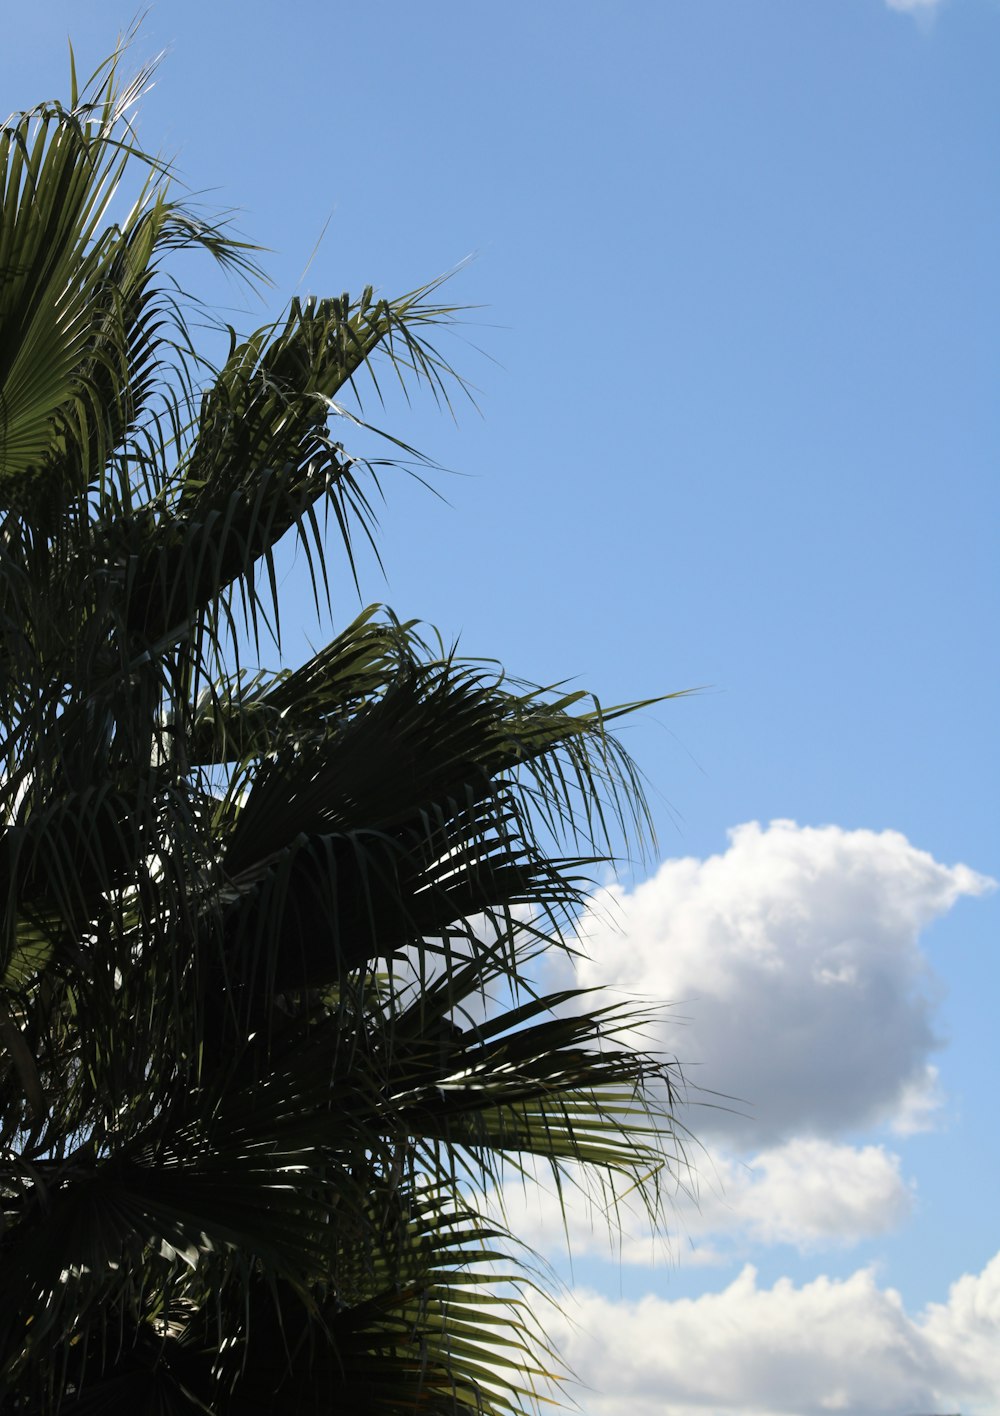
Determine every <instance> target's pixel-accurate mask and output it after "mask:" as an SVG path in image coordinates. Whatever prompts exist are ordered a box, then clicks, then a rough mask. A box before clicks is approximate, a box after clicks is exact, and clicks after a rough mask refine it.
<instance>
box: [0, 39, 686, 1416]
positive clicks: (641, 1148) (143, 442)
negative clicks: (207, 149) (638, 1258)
mask: <svg viewBox="0 0 1000 1416" xmlns="http://www.w3.org/2000/svg"><path fill="white" fill-rule="evenodd" d="M117 62H118V61H117V57H116V58H115V59H113V60H112V61H110V62H109V64H108V65H106V66H105V67H104V68H103V69H102V70H101V71H99V73H98V75H97V76H96V78H95V80H93V81H92V82H91V84H90V85H89V86H88V88H87V89H86V90H85V91H84V93H83V94H82V95H81V94H80V93H79V92H77V90H76V85H75V81H74V89H73V93H72V96H71V102H70V104H69V106H68V107H65V108H64V107H61V106H59V105H57V104H48V105H45V106H43V107H41V108H39V109H38V110H36V111H34V112H33V113H29V114H25V115H22V116H20V117H16V118H14V119H13V120H11V122H10V123H9V124H8V126H7V127H6V128H5V129H4V130H3V131H2V132H0V201H2V210H0V218H2V227H0V756H2V762H0V898H2V900H3V917H2V931H0V1203H2V1220H3V1228H2V1232H0V1293H2V1295H3V1297H2V1302H0V1406H2V1407H3V1410H4V1411H12V1412H22V1413H31V1414H32V1416H47V1414H48V1413H56V1412H59V1413H61V1412H77V1413H79V1414H80V1416H84V1413H94V1416H97V1414H98V1413H113V1412H122V1413H125V1412H128V1413H142V1412H162V1413H174V1412H176V1413H190V1412H196V1411H201V1412H210V1413H220V1416H222V1413H227V1416H228V1414H229V1413H231V1416H240V1413H247V1416H250V1413H261V1416H263V1413H277V1412H284V1411H291V1410H294V1411H296V1412H303V1413H307V1412H313V1411H315V1412H320V1411H331V1410H332V1411H349V1412H370V1413H372V1416H376V1414H377V1416H393V1413H400V1412H423V1413H428V1416H436V1414H437V1413H441V1416H444V1413H453V1412H459V1413H471V1412H484V1413H487V1414H488V1413H497V1416H502V1413H506V1412H516V1411H520V1410H522V1409H524V1407H525V1405H526V1404H528V1403H530V1401H531V1400H532V1399H533V1393H534V1392H535V1390H536V1386H537V1384H538V1383H541V1384H542V1385H544V1384H545V1382H547V1381H548V1380H549V1379H550V1373H551V1371H552V1370H553V1369H556V1368H557V1367H558V1363H557V1360H556V1359H554V1358H552V1357H551V1356H550V1355H549V1354H548V1353H547V1351H546V1348H545V1343H544V1339H543V1336H542V1334H541V1332H540V1330H539V1329H538V1327H537V1325H536V1322H535V1320H534V1319H533V1318H532V1315H531V1307H530V1304H529V1303H528V1301H527V1298H526V1296H525V1290H526V1286H528V1287H530V1272H531V1271H530V1268H528V1267H526V1266H525V1264H524V1261H523V1258H522V1257H520V1256H519V1255H518V1251H517V1249H516V1247H515V1246H514V1244H513V1241H512V1240H511V1238H510V1236H508V1235H507V1234H506V1233H505V1231H504V1230H503V1228H502V1226H500V1225H498V1224H497V1222H496V1221H495V1219H492V1220H491V1219H490V1217H489V1214H488V1212H487V1209H486V1207H485V1192H486V1191H487V1190H488V1189H490V1188H491V1187H492V1186H494V1185H497V1184H499V1183H501V1182H502V1180H503V1178H504V1175H505V1174H506V1173H509V1172H510V1171H511V1170H514V1171H517V1170H519V1169H522V1168H524V1167H525V1166H526V1165H527V1161H528V1158H530V1157H535V1158H537V1159H539V1160H541V1161H543V1162H548V1163H549V1164H550V1165H551V1166H552V1167H554V1169H555V1171H556V1179H557V1182H560V1177H565V1178H569V1177H571V1176H572V1177H576V1176H578V1175H580V1174H581V1173H582V1174H584V1175H586V1174H590V1175H591V1176H593V1177H594V1178H595V1180H596V1182H597V1183H598V1184H600V1183H602V1182H604V1183H607V1184H609V1185H611V1184H612V1183H613V1182H614V1180H615V1177H622V1176H624V1177H626V1178H628V1177H630V1178H631V1179H632V1180H633V1181H634V1182H635V1184H636V1185H637V1186H638V1187H639V1189H640V1191H641V1192H642V1193H643V1194H644V1195H645V1196H646V1198H647V1202H648V1204H649V1206H650V1209H651V1213H653V1214H654V1215H655V1214H656V1213H657V1212H658V1207H659V1193H660V1192H659V1187H658V1176H659V1175H660V1173H661V1171H662V1169H663V1167H664V1165H665V1164H667V1163H669V1161H670V1159H671V1158H672V1157H671V1154H670V1149H669V1146H670V1143H671V1138H672V1123H671V1120H670V1116H669V1114H668V1111H667V1110H666V1107H667V1106H668V1105H669V1102H670V1099H671V1097H672V1081H673V1078H672V1076H671V1074H670V1072H669V1071H668V1070H667V1069H666V1068H664V1066H663V1065H661V1064H659V1063H657V1062H656V1061H654V1060H653V1059H652V1058H650V1057H648V1056H645V1055H644V1054H642V1053H641V1052H639V1051H637V1050H635V1048H634V1047H633V1046H632V1045H631V1044H630V1043H629V1041H628V1039H629V1038H630V1037H631V1036H634V1029H635V1028H636V1026H638V1025H640V1024H641V1022H642V1018H641V1017H640V1016H638V1015H636V1013H635V1012H634V1010H629V1009H628V1008H621V1007H618V1006H610V1005H608V1004H607V1003H606V1002H605V1001H604V1000H602V999H601V998H600V996H597V997H590V996H587V995H582V994H580V993H578V992H572V991H566V992H561V993H549V994H545V993H542V994H541V995H539V994H538V993H536V992H535V991H534V985H535V984H537V981H538V964H537V961H538V958H539V956H540V955H541V954H542V953H544V951H545V950H547V949H550V948H553V947H555V948H559V947H563V936H564V933H565V932H568V931H569V930H570V929H571V927H572V923H573V920H574V918H575V915H576V912H577V911H578V909H579V907H580V905H581V902H582V901H583V900H584V899H585V896H586V890H587V888H588V878H589V876H590V874H591V873H592V871H593V868H594V866H595V864H596V863H598V862H600V861H601V860H603V859H606V854H607V850H608V844H607V843H608V840H609V838H610V837H611V836H615V835H620V834H622V833H623V832H624V833H625V834H628V833H634V832H638V833H639V834H641V833H642V831H643V829H644V827H645V825H646V819H645V812H644V807H643V804H642V796H641V791H640V789H639V785H638V782H637V778H636V775H635V772H634V769H633V767H632V764H631V763H630V761H629V759H628V757H627V755H626V754H625V753H624V752H623V750H622V749H621V747H620V746H619V745H618V743H617V742H616V741H615V739H614V738H613V737H612V736H611V735H610V733H609V731H608V727H609V724H610V723H611V722H612V721H613V720H614V718H615V717H616V716H617V714H618V713H620V712H625V711H628V710H627V709H619V710H614V711H610V712H609V711H604V710H602V709H601V708H600V706H599V705H598V704H597V703H596V701H588V700H585V699H584V697H583V695H581V694H576V693H572V694H567V693H564V692H561V691H560V690H558V689H555V690H550V691H543V690H540V689H535V688H532V687H530V686H527V685H524V684H521V683H518V682H516V681H513V680H511V679H509V678H507V677H506V676H505V675H504V674H503V672H502V671H501V670H500V669H499V668H498V667H497V666H495V665H491V664H488V663H469V662H462V661H459V660H457V659H455V658H454V656H452V655H449V654H447V653H444V652H442V651H441V650H440V649H435V648H434V647H432V645H431V644H429V643H428V642H426V641H425V640H424V639H422V638H421V636H420V635H419V633H418V631H417V629H416V627H415V625H414V624H412V623H403V622H400V621H398V620H397V619H395V618H394V617H393V616H392V614H391V613H389V612H386V611H380V610H378V609H369V610H367V611H365V613H363V614H362V615H361V616H359V618H358V619H356V620H355V622H354V623H353V624H350V625H349V626H347V627H346V628H345V629H344V630H343V631H342V632H341V633H340V634H339V635H338V636H337V637H336V638H335V639H334V640H333V642H332V643H331V644H330V645H329V646H328V647H326V648H325V649H323V650H321V651H320V652H319V653H317V654H316V655H315V656H314V657H313V658H312V659H311V660H310V661H309V662H308V663H306V664H304V665H302V666H301V667H299V668H297V669H294V670H288V669H281V670H279V671H276V672H268V671H265V670H262V669H252V670H251V669H248V668H246V667H244V666H242V665H241V662H240V656H241V654H243V655H244V656H245V655H247V654H249V653H250V652H251V650H252V651H253V653H254V654H255V655H256V654H257V653H258V651H259V635H258V628H259V626H260V625H261V624H262V623H267V624H269V625H271V626H272V627H273V629H274V631H275V634H277V633H278V631H279V621H278V618H277V611H278V604H277V592H276V589H275V584H276V577H275V573H274V568H273V563H272V556H273V553H274V549H275V546H276V544H277V542H278V541H279V540H280V539H281V538H282V537H283V536H284V535H285V534H286V533H292V534H293V535H295V536H297V537H298V538H299V541H300V543H301V545H302V546H303V547H304V548H305V550H306V553H307V556H308V559H309V564H310V566H311V569H312V576H313V588H314V591H315V594H316V598H317V603H318V604H319V603H320V602H321V601H322V600H323V598H324V597H325V594H326V586H327V575H326V561H325V555H326V554H327V553H328V552H329V551H330V550H331V549H332V548H331V545H330V544H329V541H328V539H327V538H326V537H325V535H324V532H323V527H324V526H325V525H328V524H332V526H333V527H334V528H335V532H336V535H335V537H334V538H333V539H334V541H335V543H336V547H337V548H339V550H340V551H341V552H343V553H345V554H346V556H347V557H348V559H349V561H350V562H351V563H352V564H353V555H352V543H353V538H354V537H355V536H356V535H357V534H358V532H359V531H360V532H361V533H362V534H364V535H369V536H370V535H371V534H372V532H373V529H374V520H373V517H372V513H371V506H370V502H369V496H370V492H371V488H372V486H373V485H374V482H373V479H374V477H375V475H376V469H375V467H374V466H373V464H372V463H370V462H367V461H365V460H363V459H359V458H356V457H353V456H352V455H351V454H349V453H348V452H347V451H346V450H345V446H344V445H343V444H342V443H341V442H340V441H339V440H338V438H337V437H336V435H335V429H337V428H343V427H346V428H348V429H350V430H351V431H352V432H358V428H357V424H358V421H359V420H357V419H356V418H352V417H351V416H350V415H348V414H347V412H346V409H345V407H344V405H343V404H342V403H341V401H340V400H341V399H342V398H344V397H345V396H346V395H348V394H349V393H350V391H351V388H352V386H353V382H354V380H355V378H356V377H357V376H358V375H359V374H360V373H361V372H362V371H370V370H371V368H372V367H373V360H376V359H377V358H379V357H382V358H384V359H387V360H388V363H387V367H388V368H390V369H392V370H394V371H395V373H397V374H398V375H399V376H400V377H402V378H403V379H404V381H413V380H416V381H418V382H421V381H422V382H424V383H425V384H427V385H429V386H430V388H431V390H432V392H434V393H435V394H436V395H445V396H446V394H445V389H446V382H447V379H448V378H449V376H450V371H449V369H448V367H447V365H446V364H445V362H444V361H443V360H442V359H441V358H440V356H439V355H438V354H437V352H436V351H435V350H434V348H433V347H432V346H431V345H430V344H429V343H428V342H427V338H428V332H429V331H431V330H432V329H433V327H434V326H435V325H437V324H439V323H441V322H442V321H446V320H447V319H448V318H449V316H450V315H451V313H452V312H451V311H450V310H449V308H448V307H447V306H442V305H440V304H438V303H437V302H436V299H435V287H434V286H431V287H428V288H427V289H426V290H423V291H418V292H416V293H415V294H411V295H409V296H406V297H404V298H403V299H401V300H398V301H387V300H383V299H378V298H376V297H375V296H374V295H373V294H372V292H371V291H367V292H365V293H364V294H363V295H362V297H361V298H360V299H359V300H356V301H352V300H350V299H349V298H348V297H347V296H343V297H340V298H338V299H329V300H316V301H308V302H305V303H299V302H293V304H292V306H291V308H290V310H289V313H288V315H287V317H286V318H284V319H283V320H281V321H279V322H278V323H277V324H275V325H273V326H269V327H267V328H265V329H262V330H258V331H257V332H256V333H255V334H252V335H251V336H250V337H249V338H246V339H240V338H238V337H237V335H236V334H235V333H234V334H232V338H231V348H230V352H229V354H228V356H227V357H226V358H225V360H224V361H223V363H222V366H221V367H220V368H219V369H217V370H215V371H214V372H213V371H211V370H209V369H208V368H207V366H206V365H205V364H204V362H203V361H201V360H199V358H198V357H197V356H196V354H195V352H194V350H193V348H192V347H191V341H190V338H189V334H188V331H187V327H186V325H185V320H184V310H183V307H182V305H181V303H180V302H179V301H178V300H177V299H175V298H173V297H172V295H171V286H170V284H169V282H168V279H167V277H166V275H164V274H163V272H162V270H161V265H162V262H163V260H164V257H166V256H167V255H169V253H170V252H172V251H173V250H175V249H177V248H179V247H185V246H188V247H195V248H202V249H204V250H205V251H207V252H208V253H209V254H210V255H211V256H213V257H214V258H215V259H216V260H218V261H220V262H222V263H223V264H224V265H228V266H229V267H231V268H234V269H236V270H238V271H243V272H245V273H249V274H253V273H254V269H255V268H254V266H253V263H252V255H251V252H250V251H249V250H248V248H247V247H245V246H243V245H241V244H240V243H238V242H236V241H235V240H233V239H232V237H231V236H230V235H229V234H228V233H227V232H226V231H225V230H223V229H222V228H220V227H219V226H217V225H210V224H206V223H205V222H203V221H200V220H198V219H196V218H195V217H194V216H192V214H191V213H190V212H189V211H187V210H186V209H185V208H184V207H183V205H181V204H180V203H178V202H176V201H175V200H174V199H173V198H172V197H171V196H170V195H169V191H168V188H167V184H166V176H165V174H164V173H163V172H162V171H161V169H160V168H159V167H158V165H157V164H156V163H154V162H152V161H151V160H150V159H148V158H147V157H145V156H144V155H143V154H142V153H141V152H139V151H138V150H137V149H136V147H135V145H134V143H133V142H132V139H131V134H130V129H129V127H128V123H127V113H128V110H129V108H130V106H131V105H132V104H133V103H134V101H135V98H136V97H137V94H138V92H139V91H140V89H141V88H142V86H143V82H144V79H143V78H140V80H139V81H138V83H137V84H135V85H132V86H130V87H129V88H128V89H126V90H124V91H121V90H120V89H119V87H118V84H117ZM136 166H138V168H139V169H140V171H142V172H143V174H144V178H145V180H144V183H143V184H142V186H141V188H140V191H139V194H138V198H137V199H136V200H135V202H134V204H133V205H132V207H131V209H130V210H129V211H128V212H127V214H126V215H124V216H123V217H121V218H120V219H118V220H117V221H116V220H115V219H114V212H115V210H116V206H117V203H118V202H119V201H120V199H121V183H122V181H123V179H124V178H125V176H126V174H127V173H130V172H131V171H132V169H133V167H136ZM397 447H399V448H403V445H402V444H397ZM403 450H404V451H405V452H406V454H407V455H410V454H411V453H412V450H411V449H405V448H404V449H403ZM560 841H562V842H565V843H566V844H565V846H560V845H559V844H558V842H560ZM561 852H563V853H561Z"/></svg>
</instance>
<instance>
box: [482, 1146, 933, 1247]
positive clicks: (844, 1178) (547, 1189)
mask: <svg viewBox="0 0 1000 1416" xmlns="http://www.w3.org/2000/svg"><path fill="white" fill-rule="evenodd" d="M679 1180H680V1182H681V1183H680V1185H679V1186H678V1188H677V1191H676V1194H675V1195H674V1196H673V1200H672V1203H671V1205H670V1207H669V1210H668V1214H667V1233H666V1234H662V1233H660V1234H654V1233H653V1232H652V1228H651V1224H650V1220H649V1217H648V1215H647V1214H646V1213H645V1211H644V1210H643V1208H642V1206H641V1204H639V1203H638V1202H637V1201H636V1199H635V1198H634V1197H633V1196H631V1195H629V1194H628V1193H627V1192H623V1191H622V1190H621V1189H619V1192H618V1193H617V1194H614V1195H613V1194H612V1193H611V1192H610V1191H607V1192H605V1193H603V1194H599V1193H593V1192H592V1193H590V1194H584V1193H582V1192H581V1191H579V1190H576V1189H574V1188H573V1187H572V1186H564V1188H563V1192H562V1196H561V1198H560V1196H559V1195H557V1193H556V1192H555V1190H554V1189H553V1188H552V1186H551V1184H548V1185H546V1184H545V1183H544V1181H542V1180H539V1182H538V1183H537V1184H534V1185H530V1186H527V1187H526V1186H523V1185H521V1184H520V1183H510V1184H508V1185H507V1186H506V1187H505V1189H504V1192H503V1213H504V1216H505V1219H506V1221H507V1223H508V1224H509V1225H510V1227H511V1229H512V1230H513V1231H514V1233H516V1234H517V1235H518V1236H519V1238H521V1239H522V1240H524V1241H525V1242H526V1243H528V1244H530V1245H531V1247H532V1248H533V1249H535V1250H537V1251H538V1252H540V1253H543V1254H545V1255H546V1256H547V1257H549V1258H552V1259H557V1258H559V1257H560V1256H561V1255H562V1254H563V1253H564V1252H565V1250H566V1247H567V1245H568V1248H569V1252H570V1254H571V1255H572V1256H573V1257H577V1258H579V1257H583V1256H585V1255H598V1256H602V1257H603V1256H610V1257H613V1258H615V1259H617V1260H619V1261H620V1262H622V1263H625V1264H635V1265H644V1264H649V1263H652V1262H654V1261H655V1260H661V1261H662V1260H664V1259H667V1258H669V1259H670V1260H672V1261H674V1262H678V1263H681V1264H685V1265H689V1264H696V1265H705V1264H713V1263H722V1262H732V1260H733V1258H734V1255H735V1256H736V1257H739V1255H740V1254H745V1253H746V1252H747V1251H748V1249H750V1248H752V1247H753V1246H760V1245H767V1244H793V1245H795V1246H796V1247H797V1248H798V1249H800V1250H803V1251H807V1250H818V1249H830V1248H835V1247H841V1246H845V1245H850V1244H854V1243H857V1242H859V1241H860V1240H861V1239H864V1238H868V1237H871V1236H873V1235H877V1234H884V1233H886V1232H887V1231H889V1230H891V1229H894V1228H896V1227H897V1226H898V1225H899V1224H901V1223H902V1222H903V1221H904V1220H905V1219H906V1218H907V1216H908V1215H909V1213H910V1210H911V1208H912V1204H913V1190H912V1187H911V1186H910V1185H908V1184H907V1183H906V1181H904V1180H903V1178H902V1176H901V1175H900V1169H899V1157H898V1156H896V1155H892V1154H890V1153H888V1152H886V1151H885V1150H884V1149H883V1148H882V1147H881V1146H863V1147H854V1146H847V1145H837V1144H834V1143H833V1142H831V1141H825V1140H815V1139H813V1140H810V1139H804V1140H794V1141H790V1142H788V1143H787V1144H785V1145H783V1146H779V1147H776V1148H774V1149H772V1150H767V1151H763V1152H762V1153H761V1154H760V1155H758V1156H756V1157H755V1158H754V1159H753V1160H752V1161H750V1162H749V1163H744V1162H741V1161H739V1160H737V1159H735V1158H732V1157H722V1158H717V1159H715V1161H714V1162H713V1163H711V1164H710V1163H709V1162H708V1161H707V1160H705V1161H704V1162H703V1163H699V1164H698V1174H697V1175H688V1174H684V1173H681V1175H680V1176H679Z"/></svg>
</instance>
